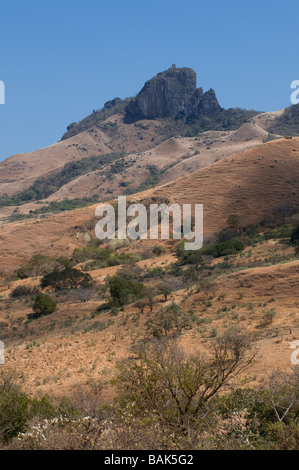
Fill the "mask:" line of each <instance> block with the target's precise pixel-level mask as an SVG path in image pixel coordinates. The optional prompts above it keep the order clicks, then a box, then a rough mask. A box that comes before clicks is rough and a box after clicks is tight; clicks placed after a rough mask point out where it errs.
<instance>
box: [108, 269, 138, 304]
mask: <svg viewBox="0 0 299 470" xmlns="http://www.w3.org/2000/svg"><path fill="white" fill-rule="evenodd" d="M108 286H109V289H110V294H111V297H112V299H113V302H114V304H115V305H116V306H122V305H125V304H126V303H128V302H130V301H132V300H135V299H141V298H142V297H144V296H145V286H144V285H143V284H142V283H141V282H136V281H133V280H131V279H125V278H124V277H122V276H118V275H117V274H115V275H114V276H111V277H109V278H108Z"/></svg>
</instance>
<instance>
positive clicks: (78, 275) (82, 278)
mask: <svg viewBox="0 0 299 470" xmlns="http://www.w3.org/2000/svg"><path fill="white" fill-rule="evenodd" d="M92 284H93V280H92V277H91V276H90V274H88V273H83V272H82V271H81V270H79V269H76V268H65V269H63V270H62V271H58V270H57V269H56V270H54V271H53V272H51V273H49V274H46V275H45V276H44V277H43V278H42V280H41V286H42V287H52V288H54V289H56V290H62V289H76V288H78V287H84V288H88V287H91V286H92Z"/></svg>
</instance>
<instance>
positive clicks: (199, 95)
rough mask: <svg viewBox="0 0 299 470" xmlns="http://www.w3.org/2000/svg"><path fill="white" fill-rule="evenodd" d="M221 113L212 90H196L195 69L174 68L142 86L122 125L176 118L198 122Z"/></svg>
mask: <svg viewBox="0 0 299 470" xmlns="http://www.w3.org/2000/svg"><path fill="white" fill-rule="evenodd" d="M220 110H221V107H220V105H219V103H218V101H217V98H216V95H215V92H214V90H212V89H210V90H209V91H207V92H206V93H203V90H202V88H198V89H196V73H195V72H194V70H192V69H190V68H186V67H185V68H176V67H175V66H174V65H173V66H172V67H171V68H170V69H168V70H166V71H165V72H161V73H158V75H156V76H155V77H154V78H152V79H151V80H148V81H147V82H146V83H145V85H144V87H143V88H142V90H141V91H140V92H139V93H138V95H137V96H136V98H135V99H133V100H132V101H131V102H130V103H129V104H128V105H127V107H126V114H125V122H128V123H129V122H134V121H138V120H140V119H155V118H168V117H172V118H175V117H177V116H178V115H180V116H185V117H192V118H195V119H198V118H199V117H201V116H204V115H211V114H214V113H216V112H218V111H220Z"/></svg>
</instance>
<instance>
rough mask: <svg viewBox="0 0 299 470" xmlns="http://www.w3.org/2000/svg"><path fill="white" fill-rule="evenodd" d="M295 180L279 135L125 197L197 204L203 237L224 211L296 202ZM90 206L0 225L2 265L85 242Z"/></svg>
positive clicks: (296, 161) (246, 214)
mask: <svg viewBox="0 0 299 470" xmlns="http://www.w3.org/2000/svg"><path fill="white" fill-rule="evenodd" d="M298 180H299V138H293V139H291V140H289V139H280V140H275V141H272V142H268V143H266V144H264V145H260V146H259V147H257V148H253V149H249V150H245V151H243V152H240V153H238V154H236V155H233V156H231V157H228V158H226V159H224V160H221V161H219V162H217V163H215V164H213V165H211V166H209V167H206V168H203V169H201V170H198V171H196V172H194V173H192V174H190V175H187V176H184V177H182V178H179V179H178V180H176V181H173V182H171V183H167V184H165V185H163V186H160V187H158V188H154V189H150V190H148V191H144V192H142V193H138V194H136V195H132V196H130V199H131V200H138V199H142V198H144V197H151V196H158V197H167V198H168V199H169V200H170V201H172V202H179V203H180V204H182V203H192V204H194V203H198V204H199V203H202V204H204V234H205V236H209V235H210V234H212V233H214V232H215V231H218V230H220V229H221V228H223V227H224V226H225V224H226V220H227V217H228V216H229V215H230V214H233V213H237V214H239V215H241V216H242V217H243V220H244V222H245V223H255V222H259V221H260V220H261V219H262V218H263V214H265V213H267V212H270V211H271V210H272V209H273V208H275V207H277V206H280V205H290V204H295V205H298V204H299V191H298V190H297V189H298ZM95 207H96V206H90V207H89V208H84V209H78V210H75V211H70V212H67V213H62V214H59V215H54V216H50V217H48V218H47V219H41V220H40V221H38V222H36V221H32V220H27V221H23V222H15V223H12V224H8V225H6V226H2V227H0V256H1V267H2V269H13V268H15V267H16V266H18V265H19V264H20V263H21V262H23V261H24V260H26V259H28V258H30V256H32V255H33V254H34V253H37V252H42V253H46V254H49V255H53V256H54V255H60V254H68V255H70V254H71V252H72V251H73V248H74V247H75V246H78V245H79V246H80V245H82V244H83V243H85V242H86V239H85V238H84V234H86V233H87V232H88V229H89V230H92V227H93V226H94V221H92V218H93V214H94V208H95ZM88 224H89V225H88ZM74 227H81V228H74ZM137 243H139V244H140V242H137ZM144 243H145V244H146V242H144Z"/></svg>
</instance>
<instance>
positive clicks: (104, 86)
mask: <svg viewBox="0 0 299 470" xmlns="http://www.w3.org/2000/svg"><path fill="white" fill-rule="evenodd" d="M298 19H299V2H298V0H284V1H281V0H279V1H278V0H251V1H250V2H248V1H246V0H225V1H223V0H209V1H207V0H206V1H202V0H183V1H182V0H180V1H179V0H109V1H106V0H105V1H104V0H26V1H24V0H0V81H2V82H3V83H4V84H5V104H0V160H3V159H4V158H6V157H9V156H11V155H14V154H17V153H23V152H31V151H34V150H36V149H38V148H41V147H45V146H47V145H51V144H53V143H55V142H57V141H58V140H60V138H61V136H62V135H63V133H64V132H65V130H66V127H67V126H68V125H69V124H70V123H71V122H74V121H79V120H80V119H82V118H84V117H85V116H87V115H88V114H90V113H91V112H92V111H93V110H94V109H100V108H101V107H103V105H104V103H105V102H106V101H108V100H110V99H113V98H115V97H116V96H119V97H120V98H126V97H129V96H135V94H136V93H137V92H138V91H140V89H141V88H142V86H143V85H144V83H145V81H146V80H148V79H150V78H152V77H153V76H155V75H156V74H157V73H159V72H161V71H163V70H166V69H168V68H169V67H171V65H172V64H176V65H177V67H191V68H193V69H194V70H195V72H196V73H197V86H202V87H203V89H204V91H206V90H208V89H209V88H214V89H215V91H216V95H217V98H218V100H219V102H220V104H221V106H222V107H224V108H229V107H235V106H239V107H242V108H247V109H256V110H260V111H275V110H277V109H281V108H285V107H287V106H290V104H291V102H290V95H291V91H292V90H291V89H290V84H291V82H292V81H293V80H299V68H298V52H297V51H298V46H299V29H298ZM0 98H1V97H0Z"/></svg>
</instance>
